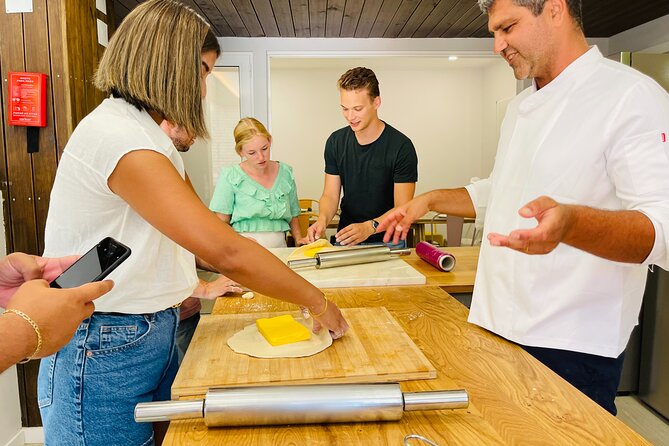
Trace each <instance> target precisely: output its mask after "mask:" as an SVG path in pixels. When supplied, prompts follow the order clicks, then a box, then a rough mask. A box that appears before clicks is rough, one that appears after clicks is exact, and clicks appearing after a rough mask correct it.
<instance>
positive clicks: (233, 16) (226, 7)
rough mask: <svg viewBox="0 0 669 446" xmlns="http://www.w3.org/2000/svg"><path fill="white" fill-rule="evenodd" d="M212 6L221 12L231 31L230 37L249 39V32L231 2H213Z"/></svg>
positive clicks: (217, 0) (228, 0) (226, 0)
mask: <svg viewBox="0 0 669 446" xmlns="http://www.w3.org/2000/svg"><path fill="white" fill-rule="evenodd" d="M213 2H214V4H215V5H216V7H217V8H218V10H219V11H220V12H221V15H222V16H223V18H225V21H226V22H227V23H228V25H229V26H230V29H231V30H232V34H231V35H232V36H236V37H249V36H250V34H249V30H248V29H246V25H244V22H243V21H242V18H241V17H240V16H239V13H238V12H237V8H235V5H233V4H232V1H231V0H213Z"/></svg>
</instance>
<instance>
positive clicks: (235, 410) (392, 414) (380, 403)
mask: <svg viewBox="0 0 669 446" xmlns="http://www.w3.org/2000/svg"><path fill="white" fill-rule="evenodd" d="M467 406H469V396H468V395H467V391H465V390H442V391H430V392H402V391H401V390H400V385H399V384H397V383H382V384H315V385H296V386H269V387H231V388H221V389H210V390H209V392H207V395H206V397H205V398H204V400H201V399H200V400H183V401H162V402H151V403H139V404H137V406H136V407H135V421H137V422H140V423H148V422H154V421H172V420H185V419H192V418H204V423H205V424H206V425H207V426H260V425H276V424H310V423H317V424H320V423H346V422H362V421H393V420H399V419H400V418H402V414H403V413H404V412H405V411H415V410H443V409H462V408H466V407H467Z"/></svg>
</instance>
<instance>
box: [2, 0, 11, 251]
mask: <svg viewBox="0 0 669 446" xmlns="http://www.w3.org/2000/svg"><path fill="white" fill-rule="evenodd" d="M4 11H5V0H0V29H2V30H7V29H9V16H8V14H5V12H4ZM5 32H7V31H5ZM8 36H11V35H9V34H8ZM12 42H13V39H11V38H2V39H0V81H1V82H0V84H1V85H0V87H1V88H0V106H1V107H0V191H2V211H3V212H2V215H3V219H4V224H5V242H6V246H7V252H12V251H13V250H14V242H13V238H12V225H11V224H10V222H11V208H10V206H9V178H8V177H7V138H8V135H7V134H6V132H5V125H6V124H5V123H6V122H7V120H8V119H9V118H8V117H7V116H6V113H7V102H6V101H8V100H9V99H8V97H9V83H8V81H7V72H8V71H9V69H8V68H6V67H5V66H6V65H7V64H8V63H9V62H8V61H7V60H6V59H7V56H6V54H5V53H6V52H7V47H8V46H9V45H11V44H12Z"/></svg>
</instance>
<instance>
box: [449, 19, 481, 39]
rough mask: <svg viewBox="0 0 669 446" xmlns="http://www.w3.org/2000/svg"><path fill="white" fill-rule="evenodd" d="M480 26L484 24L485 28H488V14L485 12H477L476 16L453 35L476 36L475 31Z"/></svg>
mask: <svg viewBox="0 0 669 446" xmlns="http://www.w3.org/2000/svg"><path fill="white" fill-rule="evenodd" d="M482 26H485V29H486V30H487V29H488V16H487V15H486V14H479V16H478V17H476V18H475V19H474V20H472V21H471V22H470V23H469V24H468V25H467V26H465V27H464V28H462V30H460V32H459V33H458V34H457V35H456V36H455V37H476V36H475V34H476V32H478V30H479V29H481V27H482Z"/></svg>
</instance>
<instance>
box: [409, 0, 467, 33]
mask: <svg viewBox="0 0 669 446" xmlns="http://www.w3.org/2000/svg"><path fill="white" fill-rule="evenodd" d="M456 4H457V0H441V1H440V2H439V4H438V5H436V6H435V7H434V9H433V10H432V11H431V12H430V14H428V16H427V17H426V18H425V20H423V22H422V23H421V24H420V25H419V26H418V29H416V31H415V32H414V33H413V35H412V37H414V38H424V37H427V35H428V34H430V32H431V31H432V30H433V29H434V27H435V26H437V24H438V23H439V21H440V20H441V18H442V17H443V16H444V14H448V12H449V11H450V10H451V9H453V7H454V6H455V5H456Z"/></svg>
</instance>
